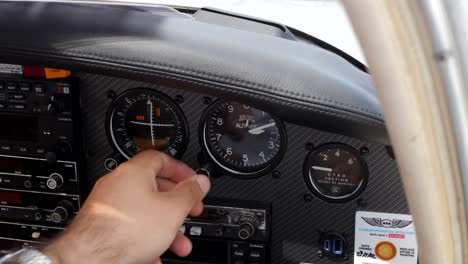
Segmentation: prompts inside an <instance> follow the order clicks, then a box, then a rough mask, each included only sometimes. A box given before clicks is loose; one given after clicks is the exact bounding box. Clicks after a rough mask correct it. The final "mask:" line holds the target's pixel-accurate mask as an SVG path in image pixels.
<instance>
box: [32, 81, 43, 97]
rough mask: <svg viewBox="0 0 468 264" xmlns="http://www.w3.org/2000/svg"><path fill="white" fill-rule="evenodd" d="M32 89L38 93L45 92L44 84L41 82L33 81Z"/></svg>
mask: <svg viewBox="0 0 468 264" xmlns="http://www.w3.org/2000/svg"><path fill="white" fill-rule="evenodd" d="M33 89H34V91H35V92H36V93H38V94H43V93H44V92H45V88H44V84H42V83H35V84H34V85H33Z"/></svg>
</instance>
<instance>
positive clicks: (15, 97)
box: [8, 93, 26, 100]
mask: <svg viewBox="0 0 468 264" xmlns="http://www.w3.org/2000/svg"><path fill="white" fill-rule="evenodd" d="M8 98H10V99H12V100H24V99H25V98H26V95H25V94H21V93H11V94H9V95H8Z"/></svg>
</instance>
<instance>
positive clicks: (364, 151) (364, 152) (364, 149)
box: [359, 147, 369, 156]
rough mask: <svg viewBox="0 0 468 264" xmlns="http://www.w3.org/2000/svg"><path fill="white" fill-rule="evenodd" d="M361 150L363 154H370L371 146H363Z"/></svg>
mask: <svg viewBox="0 0 468 264" xmlns="http://www.w3.org/2000/svg"><path fill="white" fill-rule="evenodd" d="M359 152H360V153H361V155H362V156H366V155H367V154H369V148H368V147H362V148H360V149H359Z"/></svg>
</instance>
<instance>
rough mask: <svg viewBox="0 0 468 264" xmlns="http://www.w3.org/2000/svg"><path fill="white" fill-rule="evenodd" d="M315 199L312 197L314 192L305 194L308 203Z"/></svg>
mask: <svg viewBox="0 0 468 264" xmlns="http://www.w3.org/2000/svg"><path fill="white" fill-rule="evenodd" d="M313 199H314V197H312V194H310V193H306V194H304V202H306V203H308V202H312V200H313Z"/></svg>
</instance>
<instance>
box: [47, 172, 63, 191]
mask: <svg viewBox="0 0 468 264" xmlns="http://www.w3.org/2000/svg"><path fill="white" fill-rule="evenodd" d="M46 183H47V188H49V189H51V190H55V189H57V188H60V186H62V184H63V177H62V175H60V174H59V173H56V172H54V173H52V174H50V176H49V179H47V182H46Z"/></svg>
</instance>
